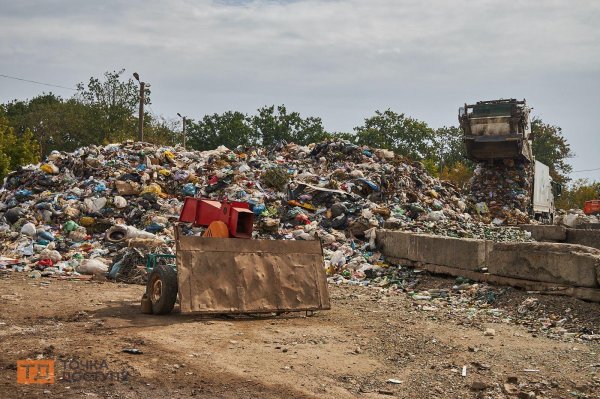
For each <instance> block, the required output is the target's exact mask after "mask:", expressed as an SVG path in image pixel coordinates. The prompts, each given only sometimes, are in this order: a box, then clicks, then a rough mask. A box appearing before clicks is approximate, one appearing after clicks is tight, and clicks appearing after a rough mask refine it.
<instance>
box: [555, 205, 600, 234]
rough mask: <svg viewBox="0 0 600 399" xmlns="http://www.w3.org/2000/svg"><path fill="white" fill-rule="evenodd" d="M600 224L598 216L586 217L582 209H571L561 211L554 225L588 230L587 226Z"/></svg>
mask: <svg viewBox="0 0 600 399" xmlns="http://www.w3.org/2000/svg"><path fill="white" fill-rule="evenodd" d="M597 223H600V218H599V217H598V216H596V215H586V214H585V213H584V212H583V210H581V209H569V210H568V211H566V212H564V211H561V212H560V213H559V215H558V216H557V217H556V218H555V219H554V224H557V225H561V226H566V227H571V228H575V229H581V228H586V225H589V224H597Z"/></svg>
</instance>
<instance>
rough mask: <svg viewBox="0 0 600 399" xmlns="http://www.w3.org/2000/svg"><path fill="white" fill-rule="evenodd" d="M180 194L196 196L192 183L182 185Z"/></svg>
mask: <svg viewBox="0 0 600 399" xmlns="http://www.w3.org/2000/svg"><path fill="white" fill-rule="evenodd" d="M181 192H182V193H183V195H189V196H192V195H196V186H194V184H193V183H187V184H184V185H183V187H182V188H181Z"/></svg>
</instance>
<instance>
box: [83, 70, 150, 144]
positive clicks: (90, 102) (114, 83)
mask: <svg viewBox="0 0 600 399" xmlns="http://www.w3.org/2000/svg"><path fill="white" fill-rule="evenodd" d="M124 72H125V69H121V70H120V71H113V72H105V73H104V77H103V79H102V80H101V79H98V78H95V77H91V78H90V80H89V82H88V83H87V85H84V84H83V83H79V84H77V94H76V99H78V100H79V101H80V102H82V103H83V104H86V105H87V106H88V107H89V108H90V111H91V113H90V115H89V117H90V119H91V120H92V121H93V125H90V128H92V126H93V128H94V130H95V131H96V133H97V134H98V136H97V137H98V141H99V142H100V143H109V142H115V141H123V140H127V139H132V138H135V137H136V136H135V134H136V131H137V128H136V127H137V118H136V117H135V116H134V114H135V113H136V112H137V108H138V104H139V89H138V85H137V83H136V82H135V81H134V80H133V79H131V78H129V79H127V80H125V79H123V78H122V75H123V73H124ZM150 103H151V101H150V89H148V88H146V89H145V92H144V104H150Z"/></svg>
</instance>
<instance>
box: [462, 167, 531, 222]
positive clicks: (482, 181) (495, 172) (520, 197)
mask: <svg viewBox="0 0 600 399" xmlns="http://www.w3.org/2000/svg"><path fill="white" fill-rule="evenodd" d="M531 176H532V171H531V166H530V165H529V163H527V162H519V161H514V160H504V161H503V162H496V163H494V164H492V165H490V164H489V163H479V164H478V165H477V167H476V168H475V171H474V173H473V177H472V179H471V184H470V189H471V197H472V199H473V202H474V203H475V210H476V211H477V214H478V215H479V216H480V218H481V220H482V221H484V222H487V223H490V222H491V223H493V224H494V225H498V226H499V225H503V224H506V225H512V226H514V225H517V224H520V223H529V208H530V206H531V190H532V186H531Z"/></svg>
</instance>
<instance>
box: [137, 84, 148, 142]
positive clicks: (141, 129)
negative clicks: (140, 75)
mask: <svg viewBox="0 0 600 399" xmlns="http://www.w3.org/2000/svg"><path fill="white" fill-rule="evenodd" d="M145 85H146V84H145V83H144V82H140V115H139V117H138V140H139V141H144V86H145Z"/></svg>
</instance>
